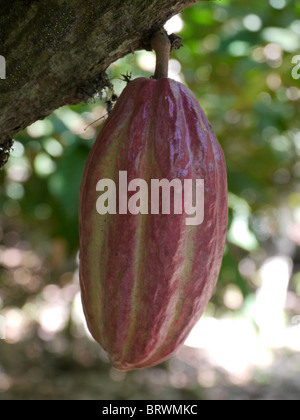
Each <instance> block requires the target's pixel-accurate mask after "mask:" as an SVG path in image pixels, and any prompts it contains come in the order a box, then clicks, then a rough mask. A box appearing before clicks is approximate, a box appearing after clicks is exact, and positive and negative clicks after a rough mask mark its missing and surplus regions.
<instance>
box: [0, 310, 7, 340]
mask: <svg viewBox="0 0 300 420" xmlns="http://www.w3.org/2000/svg"><path fill="white" fill-rule="evenodd" d="M5 337H6V328H5V318H4V316H1V315H0V340H4V339H5Z"/></svg>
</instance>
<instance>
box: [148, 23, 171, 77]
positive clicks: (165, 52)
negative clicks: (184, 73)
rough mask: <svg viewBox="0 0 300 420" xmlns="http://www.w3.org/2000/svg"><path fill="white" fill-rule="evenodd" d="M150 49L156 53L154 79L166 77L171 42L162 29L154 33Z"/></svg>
mask: <svg viewBox="0 0 300 420" xmlns="http://www.w3.org/2000/svg"><path fill="white" fill-rule="evenodd" d="M151 47H152V49H153V50H154V51H155V53H156V69H155V74H154V79H156V80H158V79H162V78H163V77H168V70H169V58H170V53H171V42H170V39H169V37H168V34H167V32H166V31H165V30H164V29H161V30H160V31H158V32H156V34H155V35H154V36H153V38H152V39H151Z"/></svg>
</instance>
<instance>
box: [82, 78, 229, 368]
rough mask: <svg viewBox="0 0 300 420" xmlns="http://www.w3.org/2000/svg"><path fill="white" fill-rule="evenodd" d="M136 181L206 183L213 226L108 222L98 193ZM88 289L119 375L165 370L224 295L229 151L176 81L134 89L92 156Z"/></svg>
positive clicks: (85, 294) (97, 329)
mask: <svg viewBox="0 0 300 420" xmlns="http://www.w3.org/2000/svg"><path fill="white" fill-rule="evenodd" d="M119 171H127V174H128V182H130V181H131V180H133V179H137V178H138V179H143V180H146V181H147V182H148V183H150V180H151V179H159V180H161V179H167V180H169V181H171V180H173V179H181V180H182V181H183V180H184V179H192V180H196V179H203V180H204V221H203V223H202V224H199V225H196V226H188V225H186V223H185V222H186V215H185V214H174V212H173V213H171V215H168V214H138V215H133V214H106V215H102V216H101V215H99V213H98V212H97V211H96V201H97V198H98V197H99V194H98V193H97V192H96V186H97V183H98V181H99V180H101V179H111V180H114V182H115V183H116V185H117V186H118V182H119V181H118V177H119ZM79 220H80V227H79V229H80V285H81V291H82V302H83V308H84V313H85V317H86V320H87V325H88V328H89V330H90V332H91V334H92V335H93V337H94V338H95V340H96V341H98V342H99V343H100V344H101V346H102V347H103V348H104V349H105V350H106V352H107V353H108V356H109V358H110V360H111V362H112V364H113V365H114V366H115V367H116V368H117V369H120V370H131V369H138V368H146V367H150V366H153V365H156V364H158V363H160V362H162V361H164V360H166V359H167V358H168V357H170V355H171V354H172V353H173V352H174V351H175V350H176V349H177V348H178V346H179V345H180V344H181V343H183V342H184V340H185V339H186V337H187V335H188V334H189V332H190V331H191V329H192V327H193V326H194V325H195V323H196V322H197V321H198V320H199V318H200V316H201V315H202V313H203V311H204V309H205V307H206V305H207V303H208V300H209V299H210V298H211V295H212V293H213V290H214V288H215V285H216V282H217V279H218V276H219V271H220V266H221V262H222V256H223V251H224V244H225V236H226V228H227V177H226V165H225V160H224V155H223V152H222V149H221V147H220V145H219V143H218V140H217V138H216V136H215V134H214V132H213V131H212V128H211V126H210V124H209V122H208V120H207V119H206V117H205V115H204V112H203V111H202V109H201V107H200V105H199V103H198V101H197V99H196V98H195V96H194V95H193V93H192V92H191V91H190V90H189V89H188V88H187V87H185V86H184V85H182V84H181V83H178V82H176V81H174V80H171V79H169V78H162V79H160V80H153V79H146V78H139V79H136V80H134V81H132V82H130V83H129V85H128V86H127V87H126V88H125V90H124V91H123V93H122V95H121V97H120V98H119V100H118V102H117V104H116V105H115V107H114V109H113V111H112V112H111V114H110V115H109V117H108V119H107V121H106V122H105V123H104V126H103V128H102V129H101V132H100V134H99V136H98V138H97V140H96V142H95V144H94V146H93V148H92V150H91V153H90V155H89V157H88V159H87V162H86V166H85V169H84V174H83V180H82V183H81V187H80V208H79Z"/></svg>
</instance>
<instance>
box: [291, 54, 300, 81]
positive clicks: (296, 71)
mask: <svg viewBox="0 0 300 420" xmlns="http://www.w3.org/2000/svg"><path fill="white" fill-rule="evenodd" d="M292 64H296V66H295V67H293V70H292V78H293V79H295V80H298V79H300V55H295V56H294V57H293V58H292Z"/></svg>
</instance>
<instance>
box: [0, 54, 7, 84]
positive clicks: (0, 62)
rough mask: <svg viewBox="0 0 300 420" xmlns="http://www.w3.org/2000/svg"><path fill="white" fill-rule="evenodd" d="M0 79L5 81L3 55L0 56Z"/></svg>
mask: <svg viewBox="0 0 300 420" xmlns="http://www.w3.org/2000/svg"><path fill="white" fill-rule="evenodd" d="M0 79H6V61H5V58H4V57H3V55H0Z"/></svg>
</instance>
